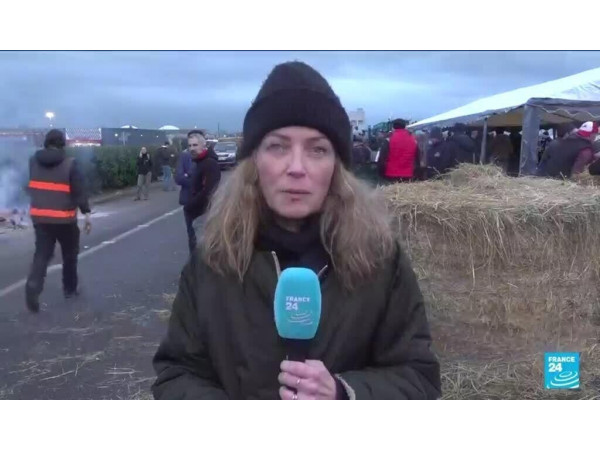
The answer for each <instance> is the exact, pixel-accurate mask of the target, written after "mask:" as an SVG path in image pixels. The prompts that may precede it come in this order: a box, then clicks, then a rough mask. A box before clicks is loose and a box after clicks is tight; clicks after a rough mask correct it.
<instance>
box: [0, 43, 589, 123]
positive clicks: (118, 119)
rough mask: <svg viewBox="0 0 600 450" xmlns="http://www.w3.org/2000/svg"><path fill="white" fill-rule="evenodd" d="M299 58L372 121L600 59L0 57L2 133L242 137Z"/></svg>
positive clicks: (426, 111)
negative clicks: (169, 130)
mask: <svg viewBox="0 0 600 450" xmlns="http://www.w3.org/2000/svg"><path fill="white" fill-rule="evenodd" d="M289 60H302V61H305V62H307V63H309V64H311V65H313V66H314V67H315V68H316V69H317V70H319V71H320V72H321V73H322V74H323V75H324V76H325V77H326V78H327V79H328V80H329V82H330V83H331V85H332V86H333V88H334V90H335V91H336V93H337V94H338V95H339V96H340V98H341V100H342V102H343V104H344V106H345V107H346V109H348V110H354V109H356V108H359V107H362V108H364V109H365V111H366V115H367V122H368V123H369V124H374V123H377V122H380V121H382V120H385V119H387V118H388V117H389V116H390V115H391V116H394V117H404V118H412V119H424V118H426V117H429V116H431V115H434V114H438V113H442V112H445V111H447V110H449V109H452V108H455V107H458V106H461V105H463V104H465V103H468V102H470V101H473V100H475V99H477V98H480V97H485V96H488V95H492V94H497V93H500V92H503V91H507V90H511V89H516V88H519V87H524V86H528V85H532V84H536V83H540V82H543V81H549V80H553V79H556V78H560V77H564V76H568V75H572V74H575V73H577V72H581V71H584V70H588V69H593V68H596V67H600V52H485V53H478V52H157V51H151V52H0V127H16V126H21V125H27V126H44V125H46V124H47V119H45V117H44V113H45V112H46V111H53V112H54V113H55V114H56V118H55V125H56V126H58V127H68V126H73V127H112V126H122V125H135V126H137V127H140V128H158V127H160V126H163V125H175V126H178V127H181V128H193V127H194V126H197V127H199V128H208V129H211V130H216V128H217V124H220V127H221V129H227V130H230V131H234V130H240V129H241V126H242V122H243V118H244V114H245V112H246V110H247V109H248V107H249V105H250V103H251V101H252V99H253V98H254V96H255V95H256V93H257V92H258V89H259V88H260V85H261V83H262V81H263V80H264V79H265V77H266V76H267V74H268V73H269V71H270V70H271V69H272V67H273V66H274V65H275V64H277V63H280V62H284V61H289Z"/></svg>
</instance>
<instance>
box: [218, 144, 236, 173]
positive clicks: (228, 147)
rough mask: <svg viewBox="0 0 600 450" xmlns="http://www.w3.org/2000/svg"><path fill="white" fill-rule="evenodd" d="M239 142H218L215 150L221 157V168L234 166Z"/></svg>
mask: <svg viewBox="0 0 600 450" xmlns="http://www.w3.org/2000/svg"><path fill="white" fill-rule="evenodd" d="M237 150H238V147H237V144H236V143H235V142H217V143H216V144H215V147H214V151H215V153H216V154H217V157H218V158H219V166H221V168H227V167H233V166H235V164H236V154H237Z"/></svg>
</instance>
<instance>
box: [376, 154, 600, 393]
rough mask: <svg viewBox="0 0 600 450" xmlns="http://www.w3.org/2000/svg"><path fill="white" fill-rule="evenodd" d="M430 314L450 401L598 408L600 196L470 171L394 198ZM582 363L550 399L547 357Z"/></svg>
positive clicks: (393, 189) (390, 190) (403, 187)
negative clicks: (580, 401)
mask: <svg viewBox="0 0 600 450" xmlns="http://www.w3.org/2000/svg"><path fill="white" fill-rule="evenodd" d="M384 190H385V193H386V195H387V197H388V199H389V201H390V205H391V208H392V209H393V211H394V213H395V216H396V217H397V218H398V221H399V225H400V229H401V235H402V239H403V243H404V247H405V249H406V250H407V251H408V252H409V254H410V255H411V258H412V260H413V265H414V268H415V271H416V272H417V275H418V276H419V279H420V283H421V287H422V289H423V292H424V294H425V297H426V300H427V302H428V305H429V310H430V316H431V321H432V332H433V334H434V339H435V345H436V350H437V351H438V353H439V354H440V357H441V359H442V363H443V373H444V376H443V379H444V391H445V396H446V398H557V397H558V398H565V397H566V398H597V397H600V346H598V345H597V343H598V342H599V341H598V337H599V333H598V331H599V329H600V328H598V325H600V189H598V188H597V187H595V186H583V185H579V184H577V183H573V182H569V181H558V180H551V179H542V178H533V177H522V178H511V177H506V176H505V175H503V174H502V172H501V171H500V170H499V169H497V168H496V167H493V166H476V165H461V166H460V167H459V168H457V169H456V170H454V171H453V172H451V173H450V174H449V176H447V177H446V178H445V179H441V180H437V181H427V182H422V183H412V184H398V185H394V186H388V187H386V188H384ZM555 351H574V352H581V355H580V356H581V390H579V391H546V390H545V389H544V380H543V372H544V371H543V354H544V352H555Z"/></svg>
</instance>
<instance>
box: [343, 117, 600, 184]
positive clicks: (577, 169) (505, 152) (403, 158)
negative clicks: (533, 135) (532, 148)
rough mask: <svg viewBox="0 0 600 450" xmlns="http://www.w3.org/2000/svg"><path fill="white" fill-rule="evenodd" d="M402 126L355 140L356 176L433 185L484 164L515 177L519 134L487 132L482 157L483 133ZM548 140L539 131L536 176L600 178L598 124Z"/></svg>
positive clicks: (571, 128)
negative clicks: (450, 174) (433, 181)
mask: <svg viewBox="0 0 600 450" xmlns="http://www.w3.org/2000/svg"><path fill="white" fill-rule="evenodd" d="M406 126H407V122H406V121H405V120H402V119H396V120H394V121H393V122H392V131H391V132H389V133H386V132H384V131H379V132H377V133H376V134H375V135H371V136H370V137H368V136H366V135H365V134H356V135H354V138H353V139H354V145H353V152H354V153H353V155H354V162H355V165H356V169H355V170H356V173H357V174H359V175H360V176H364V177H366V178H368V177H371V178H372V177H373V173H376V177H377V180H376V183H377V184H389V183H397V182H412V181H422V180H427V179H435V178H438V177H439V176H441V175H444V174H446V173H448V171H450V170H451V169H452V168H454V167H456V166H458V165H459V164H461V163H472V164H479V163H482V164H493V165H495V166H497V167H499V168H500V169H501V170H502V171H503V172H504V173H505V174H506V175H509V176H518V175H519V163H520V155H521V141H522V136H521V130H520V129H516V128H512V129H510V130H508V129H506V128H504V127H498V128H495V129H493V130H491V131H490V132H489V133H488V136H487V138H486V144H485V149H484V150H483V151H482V141H483V135H482V133H481V131H482V130H481V129H479V130H478V129H473V128H470V127H468V126H467V125H465V124H461V123H457V124H455V125H454V126H452V127H451V128H447V129H445V130H442V129H441V128H439V127H433V128H431V129H430V130H427V131H416V132H412V131H409V130H407V128H406ZM552 135H553V136H555V137H556V138H553V137H552V136H551V135H550V133H549V132H548V130H540V133H539V140H538V160H537V161H536V164H537V170H536V173H535V175H537V176H542V177H553V178H567V179H568V178H572V177H573V176H575V175H578V174H581V173H582V172H584V171H585V170H589V173H590V174H592V175H598V174H600V162H598V160H599V159H600V140H597V138H598V125H597V124H595V123H593V122H585V123H582V124H575V123H569V124H564V125H561V126H559V127H558V128H557V129H556V130H552ZM369 167H371V168H376V171H369V170H368V168H369Z"/></svg>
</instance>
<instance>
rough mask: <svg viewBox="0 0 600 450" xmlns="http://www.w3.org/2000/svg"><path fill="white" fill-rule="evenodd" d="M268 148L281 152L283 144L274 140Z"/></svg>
mask: <svg viewBox="0 0 600 450" xmlns="http://www.w3.org/2000/svg"><path fill="white" fill-rule="evenodd" d="M267 150H269V151H275V152H279V151H282V150H283V145H281V144H280V143H278V142H273V143H271V144H268V145H267Z"/></svg>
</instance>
